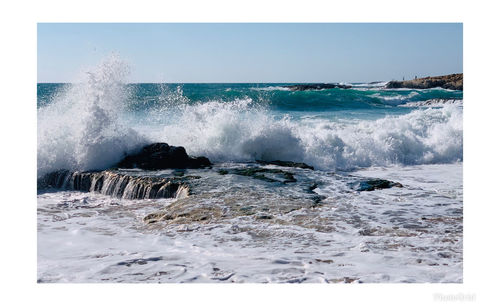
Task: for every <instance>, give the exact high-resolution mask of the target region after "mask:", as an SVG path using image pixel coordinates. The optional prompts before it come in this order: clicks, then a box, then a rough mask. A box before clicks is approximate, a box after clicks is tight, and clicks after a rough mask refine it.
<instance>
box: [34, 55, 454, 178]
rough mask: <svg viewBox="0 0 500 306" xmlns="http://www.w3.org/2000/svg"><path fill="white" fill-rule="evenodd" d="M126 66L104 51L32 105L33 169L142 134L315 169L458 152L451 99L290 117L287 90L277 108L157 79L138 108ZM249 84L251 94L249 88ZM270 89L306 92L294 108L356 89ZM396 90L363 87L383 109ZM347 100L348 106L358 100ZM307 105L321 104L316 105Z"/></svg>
mask: <svg viewBox="0 0 500 306" xmlns="http://www.w3.org/2000/svg"><path fill="white" fill-rule="evenodd" d="M127 67H128V66H127V65H126V64H125V63H123V62H122V61H121V60H120V59H119V58H117V57H114V56H112V57H110V58H108V59H107V60H105V61H104V62H102V63H101V65H99V66H98V67H97V68H95V69H94V70H92V71H88V72H86V73H85V74H84V75H83V76H82V78H81V81H80V82H78V83H75V84H71V85H66V86H64V87H62V88H60V89H59V90H58V91H57V93H56V94H55V95H54V96H52V97H51V98H50V102H48V103H45V104H43V105H39V107H38V148H37V151H38V152H37V153H38V154H37V157H38V176H41V175H44V174H46V173H49V172H52V171H56V170H59V169H67V170H72V171H84V170H101V169H106V168H108V167H110V166H112V165H114V164H116V163H117V162H118V161H119V160H120V159H121V158H122V157H123V156H124V155H125V154H127V153H130V152H134V151H135V150H137V149H139V148H140V147H141V146H143V145H144V144H146V143H150V142H167V143H169V144H172V145H181V146H184V147H185V148H186V150H187V152H188V154H190V155H203V156H206V157H208V158H209V159H211V160H212V161H213V162H230V161H234V162H245V161H253V160H256V159H261V160H287V161H296V162H305V163H308V164H311V165H313V166H314V167H316V168H318V169H325V170H326V169H328V170H335V169H342V170H350V169H354V168H359V167H369V166H384V165H392V164H402V165H414V164H429V163H453V162H457V161H461V160H462V156H463V149H462V146H463V143H462V138H463V137H462V135H463V127H462V113H463V111H462V109H463V108H462V105H461V104H458V105H457V104H449V105H444V106H442V107H439V108H427V109H413V110H411V109H409V108H408V109H407V111H406V112H405V113H401V108H396V107H395V108H394V109H398V110H399V112H396V111H395V112H394V114H391V113H390V112H389V115H387V112H386V113H385V114H386V115H385V117H383V118H381V119H378V120H373V118H372V119H369V118H365V119H363V118H362V117H361V118H360V117H358V118H356V120H351V119H347V118H345V120H333V119H332V118H330V117H329V113H328V112H327V111H324V112H323V113H322V115H320V116H317V114H313V115H310V116H309V115H307V116H302V117H297V116H290V115H289V112H290V109H291V108H293V107H295V106H294V105H292V104H294V103H296V102H295V100H289V99H288V98H289V97H292V96H283V97H282V100H283V101H282V102H280V103H282V105H281V104H280V106H279V107H276V106H275V105H274V106H273V103H266V99H265V98H266V96H263V97H262V96H259V97H258V98H255V97H252V96H251V95H250V94H249V95H248V96H246V95H243V96H241V97H236V98H232V99H229V100H228V99H210V100H208V101H207V100H205V101H201V100H193V99H192V98H191V99H190V98H188V97H187V96H186V95H185V94H184V92H183V88H182V86H177V87H176V88H175V89H173V90H172V89H171V88H170V87H168V86H163V85H160V86H159V87H158V86H157V87H158V88H159V90H160V92H159V93H157V94H152V95H149V96H148V99H149V100H148V101H146V100H144V101H146V102H147V103H149V104H148V107H144V106H143V105H142V104H141V103H143V102H144V101H142V102H140V103H138V101H137V99H136V96H137V93H136V92H134V90H137V87H138V86H139V85H137V84H136V86H135V87H131V86H130V85H126V77H127V75H128V68H127ZM144 86H146V85H144ZM148 86H152V85H151V84H150V85H148ZM157 87H155V88H156V90H157V89H158V88H157ZM134 88H135V89H134ZM144 88H146V87H144ZM250 91H253V92H256V91H255V90H251V87H250ZM278 91H279V92H280V94H286V95H294V96H293V97H295V99H298V98H297V97H307V99H309V100H304V101H305V102H304V105H303V106H302V107H301V108H300V109H299V110H300V111H302V112H303V111H304V110H307V108H308V105H309V107H312V106H314V105H317V103H319V102H314V101H315V100H311V99H312V98H311V97H313V98H314V99H315V98H316V97H319V96H320V95H321V94H323V95H325V96H328V97H332V95H334V94H335V93H338V96H336V98H335V99H337V100H338V99H340V98H342V99H347V97H348V96H349V95H352V94H354V95H356V97H357V98H356V99H359V101H363V100H362V97H361V96H359V95H360V91H357V90H353V91H352V92H350V91H347V90H346V91H342V90H332V91H325V92H324V93H315V92H313V93H290V92H287V91H282V90H278ZM223 92H227V91H225V90H223ZM413 92H415V91H408V93H405V94H406V95H407V97H410V98H412V97H413V96H415V95H416V94H414V93H413ZM402 94H403V93H402V92H399V93H398V95H393V96H387V93H383V94H378V93H374V92H371V91H368V92H366V95H367V96H370V95H371V96H372V99H373V98H378V99H382V100H383V101H385V100H387V101H389V102H390V103H388V105H387V106H386V108H385V109H387V107H393V106H391V105H393V104H392V103H393V101H392V100H391V99H393V100H397V101H402V100H405V99H404V98H401V95H402ZM418 94H419V95H422V94H425V95H431V94H432V92H429V91H422V93H418ZM280 97H281V96H280ZM339 97H340V98H339ZM301 99H305V98H301ZM337 100H335V101H337ZM406 100H407V99H406ZM151 101H152V102H151ZM290 101H292V102H293V103H292V102H290ZM297 101H298V100H297ZM339 101H340V100H339ZM352 101H354V102H352ZM352 101H351V102H350V103H352V105H353V106H351V107H352V108H351V109H352V110H353V111H354V110H356V109H358V108H357V107H355V106H354V105H355V104H356V103H358V102H356V101H358V100H352ZM146 102H144V103H146ZM306 102H307V103H309V104H307V103H306ZM297 103H298V102H297ZM314 103H316V104H314ZM321 103H322V102H321ZM335 103H337V102H335ZM339 103H340V102H339ZM358 104H359V103H358ZM396 104H399V103H396ZM311 105H312V106H311ZM132 106H133V107H132ZM344 108H345V107H344ZM389 110H390V109H389ZM330 111H331V110H330ZM315 112H316V113H318V112H322V111H321V110H320V108H318V109H315ZM308 114H309V113H308ZM311 114H312V113H311Z"/></svg>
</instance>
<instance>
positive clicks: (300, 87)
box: [284, 83, 352, 91]
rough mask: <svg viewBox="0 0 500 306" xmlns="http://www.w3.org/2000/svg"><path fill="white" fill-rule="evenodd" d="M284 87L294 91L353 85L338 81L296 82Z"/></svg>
mask: <svg viewBox="0 0 500 306" xmlns="http://www.w3.org/2000/svg"><path fill="white" fill-rule="evenodd" d="M284 87H286V88H289V89H290V90H292V91H305V90H322V89H332V88H342V89H349V88H352V86H351V85H343V84H338V83H316V84H296V85H288V86H284Z"/></svg>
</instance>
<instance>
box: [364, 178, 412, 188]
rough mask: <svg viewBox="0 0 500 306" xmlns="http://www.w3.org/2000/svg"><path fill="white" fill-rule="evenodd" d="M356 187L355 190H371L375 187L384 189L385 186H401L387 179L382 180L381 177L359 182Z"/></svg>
mask: <svg viewBox="0 0 500 306" xmlns="http://www.w3.org/2000/svg"><path fill="white" fill-rule="evenodd" d="M356 185H357V188H356V191H373V190H377V189H386V188H392V187H399V188H401V187H403V185H401V184H400V183H398V182H392V181H388V180H383V179H369V180H365V181H361V182H359V183H358V184H356Z"/></svg>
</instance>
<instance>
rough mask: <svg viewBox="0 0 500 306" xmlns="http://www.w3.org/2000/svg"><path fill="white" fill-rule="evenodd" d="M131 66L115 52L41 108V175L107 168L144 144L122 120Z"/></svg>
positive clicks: (39, 152)
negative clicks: (126, 80) (61, 171)
mask: <svg viewBox="0 0 500 306" xmlns="http://www.w3.org/2000/svg"><path fill="white" fill-rule="evenodd" d="M127 74H128V66H127V65H125V64H124V63H123V62H122V61H121V60H120V59H119V58H117V57H116V56H111V57H109V58H108V59H106V60H105V61H103V62H102V63H101V65H99V66H98V67H97V68H95V69H94V70H93V71H88V72H86V73H85V75H83V76H82V77H81V81H80V82H78V83H75V84H72V85H68V86H67V87H66V88H65V89H64V90H62V91H60V92H58V94H57V95H56V96H55V97H54V98H53V100H52V102H51V103H50V104H48V105H46V106H44V107H41V108H39V109H38V148H37V151H38V175H39V176H40V175H43V174H45V173H47V172H50V171H54V170H58V169H70V170H89V169H103V168H106V167H109V166H110V165H112V164H113V163H116V162H118V161H119V160H120V158H122V157H123V155H124V154H125V153H126V152H128V151H130V150H133V149H135V148H137V147H138V146H139V145H140V144H142V143H144V141H145V140H144V139H143V137H141V136H139V135H138V134H137V133H136V132H135V131H133V130H131V129H128V128H124V127H123V126H121V125H120V124H119V116H120V114H121V113H122V112H123V111H124V109H123V107H124V101H126V100H127V99H128V93H127V90H126V88H125V87H124V81H125V77H126V76H127Z"/></svg>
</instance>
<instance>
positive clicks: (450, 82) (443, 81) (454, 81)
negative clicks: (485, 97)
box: [386, 73, 464, 90]
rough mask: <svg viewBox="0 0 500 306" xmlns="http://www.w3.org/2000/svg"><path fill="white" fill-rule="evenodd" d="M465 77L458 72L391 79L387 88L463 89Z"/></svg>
mask: <svg viewBox="0 0 500 306" xmlns="http://www.w3.org/2000/svg"><path fill="white" fill-rule="evenodd" d="M463 77H464V75H463V73H456V74H448V75H442V76H434V77H425V78H418V79H414V80H407V81H390V82H389V83H387V85H386V88H416V89H427V88H435V87H441V88H444V89H452V90H463V88H464V86H463Z"/></svg>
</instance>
